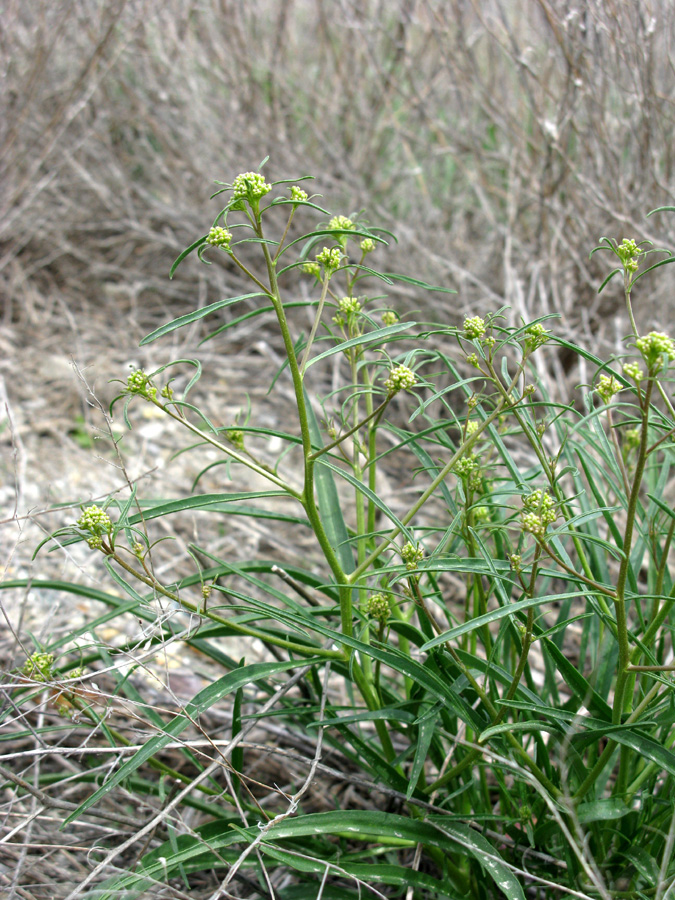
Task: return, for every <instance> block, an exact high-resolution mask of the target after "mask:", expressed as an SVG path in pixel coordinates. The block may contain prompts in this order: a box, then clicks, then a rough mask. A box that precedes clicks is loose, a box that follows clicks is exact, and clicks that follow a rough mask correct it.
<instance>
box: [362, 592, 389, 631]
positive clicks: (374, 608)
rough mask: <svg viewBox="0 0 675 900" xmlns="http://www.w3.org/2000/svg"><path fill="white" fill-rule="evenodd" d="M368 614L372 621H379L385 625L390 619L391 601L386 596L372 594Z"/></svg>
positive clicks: (367, 607)
mask: <svg viewBox="0 0 675 900" xmlns="http://www.w3.org/2000/svg"><path fill="white" fill-rule="evenodd" d="M366 612H367V613H368V615H369V616H370V618H371V619H377V621H378V622H380V623H382V624H384V623H385V622H386V621H387V619H388V618H389V612H390V610H389V600H388V599H387V598H386V596H385V595H384V594H380V593H378V594H371V595H370V597H369V598H368V604H367V606H366Z"/></svg>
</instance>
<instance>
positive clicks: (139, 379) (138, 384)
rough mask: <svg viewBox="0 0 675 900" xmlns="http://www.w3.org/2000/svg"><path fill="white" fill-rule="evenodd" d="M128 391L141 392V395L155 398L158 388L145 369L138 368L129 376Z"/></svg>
mask: <svg viewBox="0 0 675 900" xmlns="http://www.w3.org/2000/svg"><path fill="white" fill-rule="evenodd" d="M127 393H129V394H140V395H141V397H147V398H148V399H150V400H154V399H155V397H156V396H157V388H156V387H155V386H154V385H153V384H152V382H151V381H150V378H149V376H148V375H146V374H145V372H144V371H143V369H136V371H135V372H132V373H131V375H129V377H128V378H127Z"/></svg>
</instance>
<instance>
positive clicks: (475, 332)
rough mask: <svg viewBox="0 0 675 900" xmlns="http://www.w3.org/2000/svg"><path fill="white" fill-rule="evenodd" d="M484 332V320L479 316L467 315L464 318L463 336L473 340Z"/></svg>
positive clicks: (480, 336)
mask: <svg viewBox="0 0 675 900" xmlns="http://www.w3.org/2000/svg"><path fill="white" fill-rule="evenodd" d="M484 334H485V320H484V319H481V317H480V316H467V317H466V319H464V337H465V338H468V340H470V341H473V340H476V339H477V338H482V337H483V335H484Z"/></svg>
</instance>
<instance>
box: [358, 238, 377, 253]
mask: <svg viewBox="0 0 675 900" xmlns="http://www.w3.org/2000/svg"><path fill="white" fill-rule="evenodd" d="M359 246H360V247H361V252H362V253H364V254H366V253H372V252H373V250H374V249H375V241H374V240H372V238H364V239H363V240H362V241H361V243H360V244H359Z"/></svg>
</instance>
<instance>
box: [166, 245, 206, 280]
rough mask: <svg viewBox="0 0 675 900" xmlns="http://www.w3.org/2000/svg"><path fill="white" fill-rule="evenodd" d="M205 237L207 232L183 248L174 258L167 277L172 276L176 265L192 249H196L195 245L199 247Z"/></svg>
mask: <svg viewBox="0 0 675 900" xmlns="http://www.w3.org/2000/svg"><path fill="white" fill-rule="evenodd" d="M207 237H208V234H205V235H204V236H203V237H200V238H197V240H196V241H195V242H194V244H190V246H189V247H187V248H186V249H185V250H183V252H182V253H181V254H180V255H179V256H178V258H177V259H176V260H175V262H174V264H173V265H172V266H171V269H170V271H169V278H173V276H174V272H175V271H176V269H177V268H178V266H179V265H180V264H181V263H182V262H183V260H184V259H185V257H186V256H189V255H190V254H191V253H192V251H193V250H196V249H197V247H201V245H202V244H205V243H206V239H207Z"/></svg>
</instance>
